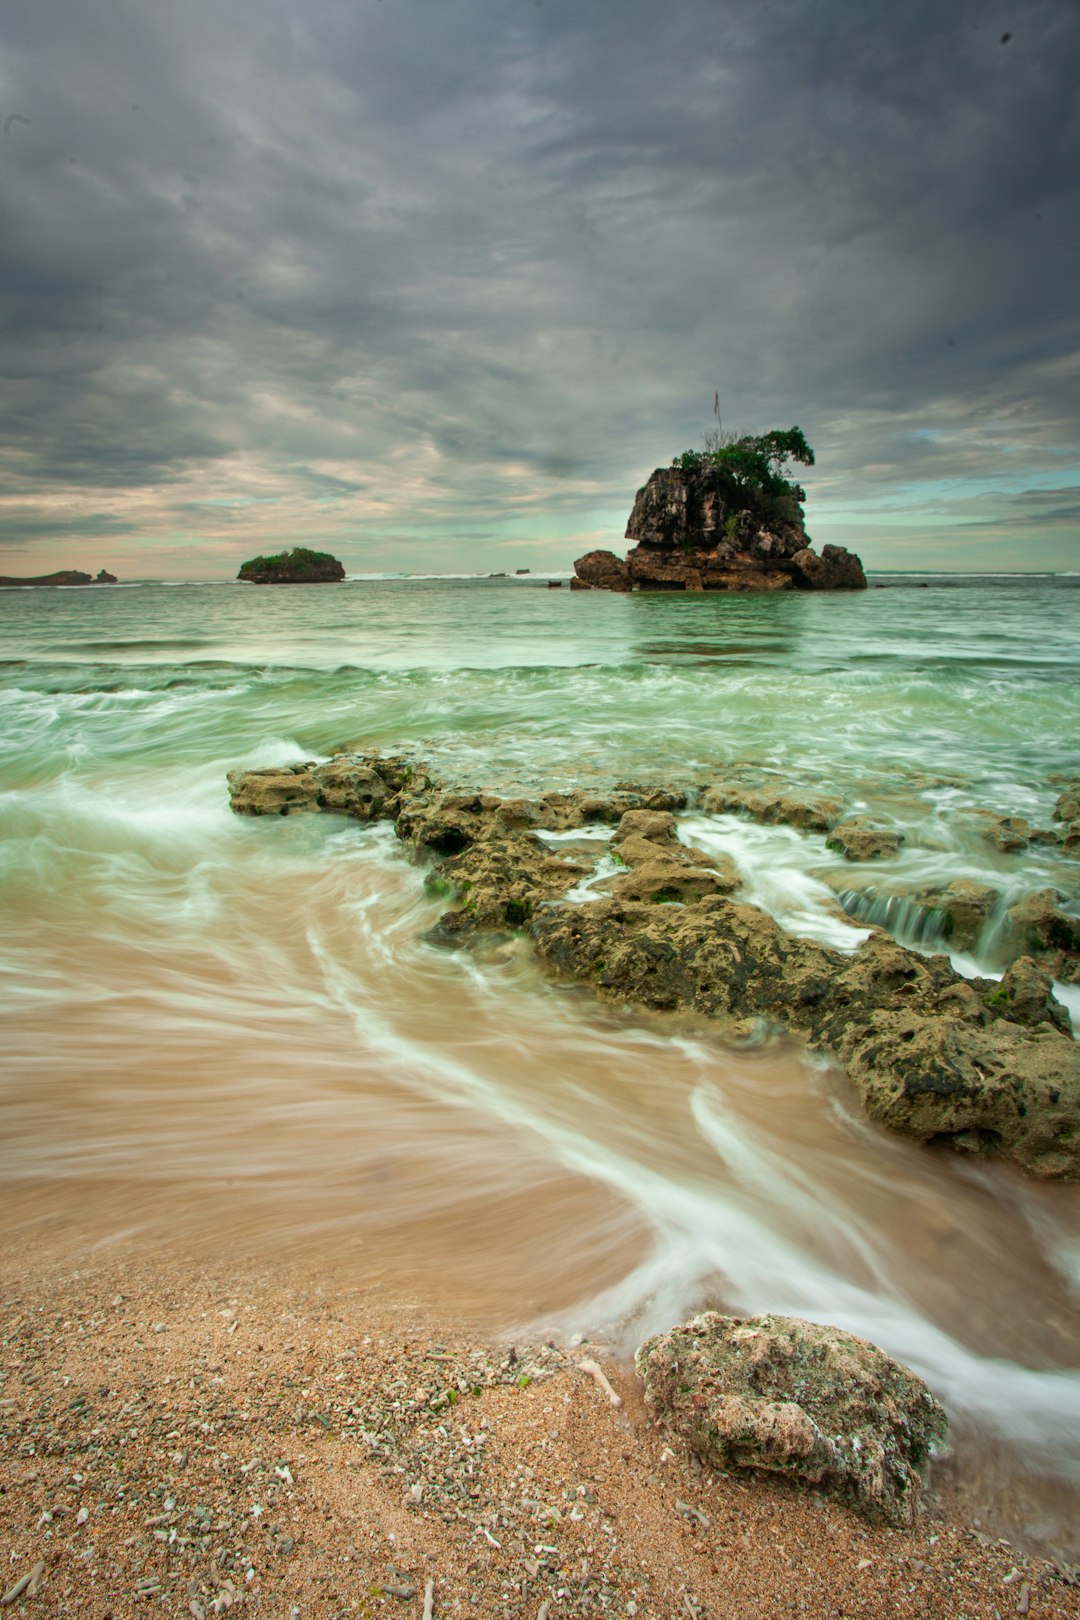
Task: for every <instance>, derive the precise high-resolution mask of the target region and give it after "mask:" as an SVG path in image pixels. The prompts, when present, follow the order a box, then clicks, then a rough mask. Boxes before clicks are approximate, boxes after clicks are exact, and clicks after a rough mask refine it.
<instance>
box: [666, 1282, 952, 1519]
mask: <svg viewBox="0 0 1080 1620" xmlns="http://www.w3.org/2000/svg"><path fill="white" fill-rule="evenodd" d="M636 1365H637V1370H638V1372H639V1374H640V1375H641V1377H642V1379H643V1380H644V1383H645V1399H646V1402H647V1403H648V1405H649V1406H650V1407H651V1409H652V1411H653V1412H654V1414H655V1415H656V1417H657V1418H658V1419H659V1421H660V1422H661V1424H662V1425H663V1426H664V1427H665V1428H666V1429H667V1430H668V1431H669V1432H670V1433H672V1434H674V1435H677V1436H678V1437H680V1438H681V1439H683V1440H685V1441H687V1442H688V1443H689V1445H690V1446H691V1448H692V1449H693V1451H694V1452H696V1454H697V1455H698V1456H699V1457H700V1458H701V1460H702V1461H703V1462H705V1463H708V1464H710V1465H711V1466H712V1467H714V1468H719V1469H721V1470H724V1471H727V1470H729V1469H758V1470H764V1471H766V1472H768V1473H777V1474H783V1475H787V1476H789V1477H791V1478H793V1479H795V1480H797V1481H799V1482H801V1483H803V1484H808V1485H813V1486H815V1487H817V1488H818V1489H819V1490H821V1491H824V1492H826V1493H828V1494H832V1495H836V1496H839V1497H840V1498H841V1499H842V1500H844V1501H846V1502H847V1503H848V1504H849V1505H850V1506H851V1507H853V1508H855V1509H856V1510H857V1511H858V1512H860V1513H862V1514H864V1515H865V1516H866V1517H867V1518H869V1519H871V1520H876V1521H878V1522H883V1523H886V1524H892V1525H898V1526H905V1527H906V1526H909V1525H911V1524H912V1523H913V1521H914V1519H915V1517H916V1514H917V1512H918V1509H919V1499H920V1495H921V1491H922V1483H923V1480H922V1475H923V1471H924V1470H925V1468H926V1465H927V1462H928V1459H929V1457H930V1454H931V1452H932V1451H933V1450H934V1449H935V1448H940V1447H941V1446H942V1445H943V1443H944V1440H945V1435H946V1429H947V1419H946V1416H945V1412H944V1410H943V1408H942V1407H941V1406H940V1405H939V1403H938V1402H937V1401H936V1400H935V1398H934V1396H933V1395H932V1394H931V1393H930V1391H929V1390H928V1389H927V1387H926V1385H925V1384H924V1383H923V1382H922V1380H921V1379H919V1378H917V1377H916V1375H915V1374H914V1373H913V1372H911V1371H910V1370H909V1369H908V1368H907V1367H904V1366H902V1365H901V1364H900V1363H899V1362H896V1361H893V1360H892V1359H891V1358H890V1357H889V1356H887V1355H885V1353H884V1352H883V1351H882V1350H879V1349H878V1348H877V1347H876V1346H875V1345H873V1344H870V1343H869V1342H868V1341H867V1340H865V1339H859V1338H856V1337H855V1336H854V1335H853V1334H850V1333H845V1332H843V1331H842V1330H841V1329H839V1328H834V1327H823V1326H819V1325H818V1324H817V1323H814V1322H804V1321H801V1320H799V1319H798V1318H796V1317H790V1316H759V1317H749V1318H742V1317H735V1316H723V1315H720V1314H719V1313H718V1312H715V1311H710V1312H706V1313H705V1314H703V1315H701V1316H697V1317H694V1318H692V1319H691V1320H690V1321H689V1322H686V1323H684V1324H682V1325H681V1326H679V1327H675V1328H672V1329H671V1330H670V1331H669V1332H667V1333H661V1334H658V1335H657V1336H656V1337H654V1338H652V1339H647V1340H646V1341H645V1343H644V1344H643V1345H642V1346H641V1348H640V1349H639V1350H638V1353H637V1356H636Z"/></svg>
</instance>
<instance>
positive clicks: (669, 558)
mask: <svg viewBox="0 0 1080 1620" xmlns="http://www.w3.org/2000/svg"><path fill="white" fill-rule="evenodd" d="M789 460H794V461H799V462H802V463H803V465H805V466H812V465H813V461H814V453H813V451H812V450H811V449H810V447H809V445H808V444H807V443H806V440H805V438H804V437H803V435H802V433H801V432H800V430H799V429H798V428H790V429H788V430H786V431H777V432H773V433H765V434H755V435H749V434H748V435H744V436H743V437H742V438H739V439H733V440H729V441H727V442H717V443H714V444H713V445H712V447H711V448H710V449H708V450H706V451H704V452H700V453H699V452H697V451H693V450H687V451H684V452H683V454H682V455H681V456H677V457H676V459H675V461H674V462H673V464H672V465H671V466H670V467H658V468H657V469H656V471H655V472H654V473H653V474H652V476H651V477H650V479H649V481H648V483H647V484H645V485H644V486H643V487H642V488H641V489H639V490H638V492H637V497H636V499H635V501H634V507H633V511H632V512H631V513H630V521H629V523H628V524H627V527H626V538H627V539H628V540H633V541H635V542H636V544H635V545H634V548H633V550H632V551H630V552H629V554H628V555H627V557H626V560H625V562H624V561H622V560H621V559H620V558H619V557H617V556H616V555H615V553H614V552H611V551H590V552H588V553H587V554H586V555H585V556H584V557H579V558H578V560H577V562H575V564H574V572H575V575H576V579H575V581H574V582H573V588H574V589H576V590H584V589H589V590H609V591H627V590H635V589H637V590H642V591H790V590H803V591H853V590H865V588H866V575H865V574H864V573H863V568H862V563H861V562H860V561H859V559H858V557H856V556H855V555H854V554H853V553H851V552H849V551H846V550H845V549H844V547H843V546H824V547H823V548H822V550H821V552H820V554H819V553H818V552H816V551H814V550H813V548H812V547H811V545H810V541H809V538H808V536H807V533H806V529H805V528H804V526H803V511H802V506H803V502H804V500H805V499H806V495H805V491H804V490H803V489H802V488H801V487H800V486H799V485H798V484H796V483H794V482H793V481H792V480H790V479H788V478H787V477H785V469H786V466H787V462H788V461H789Z"/></svg>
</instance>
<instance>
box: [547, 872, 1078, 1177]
mask: <svg viewBox="0 0 1080 1620" xmlns="http://www.w3.org/2000/svg"><path fill="white" fill-rule="evenodd" d="M530 934H531V936H532V939H533V942H534V944H535V946H536V949H537V952H538V954H539V955H540V957H541V959H542V960H543V961H544V962H545V963H547V965H548V966H549V967H550V968H551V969H552V970H553V971H554V972H556V973H558V974H560V975H561V976H563V977H566V978H569V979H576V980H580V981H586V982H589V983H591V984H593V985H594V986H595V987H596V989H597V990H598V991H599V992H600V993H601V994H603V995H606V996H609V997H613V998H615V999H617V1000H619V1001H623V1002H636V1003H638V1004H640V1005H643V1006H646V1007H651V1008H655V1009H657V1010H659V1011H672V1010H675V1009H678V1008H690V1009H692V1010H694V1011H696V1012H699V1013H703V1014H705V1015H706V1016H708V1017H711V1018H715V1019H718V1020H720V1021H721V1022H722V1023H724V1024H727V1025H728V1026H729V1027H730V1026H735V1027H745V1026H746V1024H747V1022H748V1021H758V1022H763V1023H764V1024H765V1026H766V1027H769V1028H773V1029H777V1030H780V1029H787V1030H791V1031H794V1032H796V1033H798V1034H801V1035H803V1036H804V1037H805V1038H806V1039H807V1040H808V1041H810V1042H811V1044H813V1045H815V1046H819V1047H822V1048H824V1049H827V1050H829V1051H831V1052H832V1053H833V1054H834V1055H835V1056H836V1057H837V1059H838V1060H839V1061H840V1062H841V1063H842V1064H843V1065H844V1067H845V1069H846V1071H847V1074H848V1077H849V1079H850V1080H851V1082H852V1085H853V1086H854V1088H855V1090H856V1092H857V1093H858V1095H859V1097H860V1100H861V1101H862V1103H863V1106H864V1107H865V1109H866V1111H867V1113H868V1114H869V1115H870V1117H871V1118H872V1119H875V1120H877V1121H878V1122H879V1123H881V1124H883V1125H886V1126H888V1127H889V1128H890V1129H892V1130H896V1131H899V1132H901V1133H902V1134H903V1135H906V1136H911V1137H914V1138H915V1139H916V1140H917V1141H920V1142H927V1141H931V1140H937V1141H941V1142H943V1143H949V1144H951V1145H953V1146H955V1147H957V1148H958V1149H960V1150H962V1151H980V1152H988V1153H994V1154H1000V1155H1001V1156H1003V1157H1005V1158H1008V1159H1012V1160H1013V1161H1014V1162H1015V1163H1017V1164H1019V1165H1022V1166H1023V1167H1024V1168H1025V1169H1027V1170H1029V1171H1031V1172H1032V1173H1033V1174H1035V1175H1038V1176H1043V1177H1061V1176H1076V1175H1078V1174H1080V1046H1078V1045H1077V1043H1076V1042H1075V1041H1073V1040H1072V1039H1070V1038H1069V1037H1068V1036H1067V1035H1065V1034H1063V1033H1061V1030H1060V1027H1059V1026H1058V1019H1059V1017H1060V1016H1061V1015H1062V1014H1063V1011H1064V1010H1063V1009H1058V1010H1057V1011H1055V1012H1053V1013H1052V1015H1051V1017H1050V1021H1049V1022H1047V1023H1044V1024H1042V1025H1040V1026H1038V1027H1037V1028H1032V1027H1029V1026H1028V1025H1025V1024H1018V1023H1013V1022H1010V1020H1009V1010H1008V1007H1007V1006H1006V1005H1000V1006H995V1005H993V1004H992V1003H991V1002H989V1001H985V1000H984V999H983V998H982V994H981V993H982V992H986V994H987V996H989V995H991V994H992V992H993V991H994V990H995V989H996V988H997V986H996V985H995V984H994V982H993V981H992V980H978V979H976V980H967V979H964V978H962V977H961V976H960V975H959V974H957V973H955V972H954V970H953V968H952V966H951V964H950V963H949V961H948V958H947V957H945V956H930V957H925V956H920V955H918V954H917V953H916V952H914V951H910V950H907V949H906V948H905V947H904V946H901V945H898V944H896V943H895V941H893V940H891V939H889V938H888V937H887V936H886V935H884V934H882V933H880V932H878V931H877V930H875V931H874V932H873V933H872V934H871V936H870V938H869V939H867V940H866V941H865V942H864V943H863V944H862V945H861V946H860V947H859V949H858V950H856V951H855V952H853V953H852V954H850V955H844V954H843V953H841V952H839V951H836V950H833V949H831V948H830V947H828V946H825V945H820V944H818V943H817V942H816V941H814V940H806V939H797V938H795V937H794V936H792V935H790V934H788V933H786V932H785V931H784V930H783V929H782V928H781V927H780V926H779V924H778V923H776V922H775V921H774V920H773V918H771V917H769V916H767V915H766V913H765V912H763V911H760V910H758V908H757V907H756V906H750V905H745V904H740V903H738V901H736V900H728V899H725V898H723V897H720V896H708V897H706V898H705V899H703V900H701V901H699V902H698V903H697V904H696V905H685V906H671V905H656V904H644V903H631V902H627V901H622V900H618V899H613V900H601V901H597V902H595V903H594V904H591V905H587V906H576V905H569V904H566V903H559V904H554V905H547V906H544V907H543V908H542V909H540V910H539V911H538V912H537V914H536V916H535V917H534V918H533V921H532V923H531V926H530ZM1055 1007H1056V1004H1055Z"/></svg>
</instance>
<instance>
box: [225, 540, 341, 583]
mask: <svg viewBox="0 0 1080 1620" xmlns="http://www.w3.org/2000/svg"><path fill="white" fill-rule="evenodd" d="M236 577H237V579H242V580H244V581H245V582H246V583H247V584H249V585H329V584H331V583H333V582H334V581H335V580H339V579H344V578H345V569H344V567H343V566H342V564H341V563H339V562H338V560H337V558H336V557H331V555H330V553H329V552H328V551H309V550H308V548H307V547H306V546H294V547H293V549H292V550H291V551H279V552H277V553H276V554H275V555H274V556H273V557H252V558H251V560H250V561H249V562H246V563H242V564H241V567H240V572H239V573H238V574H237V576H236Z"/></svg>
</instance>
